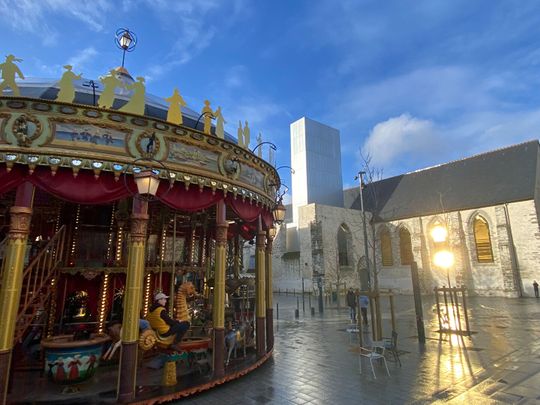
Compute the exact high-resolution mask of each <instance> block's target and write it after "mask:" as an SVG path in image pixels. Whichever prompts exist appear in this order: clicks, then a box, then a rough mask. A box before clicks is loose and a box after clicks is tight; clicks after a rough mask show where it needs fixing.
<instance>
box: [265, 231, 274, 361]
mask: <svg viewBox="0 0 540 405" xmlns="http://www.w3.org/2000/svg"><path fill="white" fill-rule="evenodd" d="M265 253H266V257H265V259H266V263H265V265H266V268H265V270H266V272H265V275H266V279H265V286H266V350H267V351H270V350H272V349H273V348H274V310H273V305H274V304H273V301H272V298H273V296H272V293H273V291H272V236H271V235H270V231H266V252H265Z"/></svg>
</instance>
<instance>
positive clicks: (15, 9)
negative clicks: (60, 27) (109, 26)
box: [0, 0, 111, 45]
mask: <svg viewBox="0 0 540 405" xmlns="http://www.w3.org/2000/svg"><path fill="white" fill-rule="evenodd" d="M110 8H111V5H110V4H109V2H107V1H106V0H92V1H88V0H79V1H76V2H74V1H68V0H41V1H33V0H0V20H1V21H3V23H4V24H6V25H7V26H10V27H11V29H12V30H14V31H26V32H31V33H34V34H37V35H39V36H40V38H41V39H42V42H43V44H45V45H52V44H54V43H56V40H57V38H58V33H57V30H56V29H55V28H54V27H51V26H50V25H49V24H48V21H49V20H50V18H49V17H50V15H51V14H52V13H58V14H63V15H66V16H68V17H70V18H73V19H75V20H77V21H80V22H82V23H84V24H86V25H87V26H89V27H90V28H91V29H93V30H94V31H101V30H102V29H103V22H104V20H105V16H106V15H107V12H108V10H109V9H110Z"/></svg>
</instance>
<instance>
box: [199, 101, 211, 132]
mask: <svg viewBox="0 0 540 405" xmlns="http://www.w3.org/2000/svg"><path fill="white" fill-rule="evenodd" d="M201 114H203V115H204V117H203V119H204V128H203V132H204V133H205V134H208V135H210V129H211V128H212V118H214V112H213V111H212V109H211V108H210V101H208V100H204V107H203V109H202V111H201Z"/></svg>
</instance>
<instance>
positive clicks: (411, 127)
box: [362, 114, 442, 172]
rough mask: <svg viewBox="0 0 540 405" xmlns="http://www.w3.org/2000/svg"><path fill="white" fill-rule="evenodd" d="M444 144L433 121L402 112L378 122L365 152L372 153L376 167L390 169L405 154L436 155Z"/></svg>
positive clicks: (366, 153)
mask: <svg viewBox="0 0 540 405" xmlns="http://www.w3.org/2000/svg"><path fill="white" fill-rule="evenodd" d="M441 143H442V142H441V139H440V137H439V134H438V131H437V129H436V128H435V125H434V123H433V122H432V121H429V120H422V119H419V118H415V117H412V116H411V115H410V114H402V115H400V116H399V117H394V118H390V119H388V120H386V121H384V122H380V123H378V124H377V125H375V127H374V128H373V130H372V131H371V133H370V134H369V137H368V138H367V140H366V142H365V143H364V146H363V148H362V154H363V155H364V156H368V155H369V156H371V158H372V160H371V164H372V165H373V166H374V167H383V168H386V167H388V166H390V165H393V164H395V163H396V161H400V160H403V158H404V157H405V156H409V157H410V156H411V155H412V154H414V155H415V156H418V155H422V154H432V153H433V152H434V151H435V150H437V148H438V147H439V146H440V145H441ZM385 172H386V170H385Z"/></svg>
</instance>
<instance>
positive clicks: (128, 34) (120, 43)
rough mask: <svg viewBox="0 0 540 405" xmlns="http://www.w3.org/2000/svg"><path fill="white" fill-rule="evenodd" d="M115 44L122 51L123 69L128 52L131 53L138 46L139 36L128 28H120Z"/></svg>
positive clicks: (117, 31)
mask: <svg viewBox="0 0 540 405" xmlns="http://www.w3.org/2000/svg"><path fill="white" fill-rule="evenodd" d="M114 42H115V43H116V46H117V47H118V48H120V49H122V67H124V61H125V58H126V52H131V51H133V49H134V48H135V45H137V35H135V33H134V32H133V31H130V30H128V29H127V28H119V29H117V30H116V34H115V38H114Z"/></svg>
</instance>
